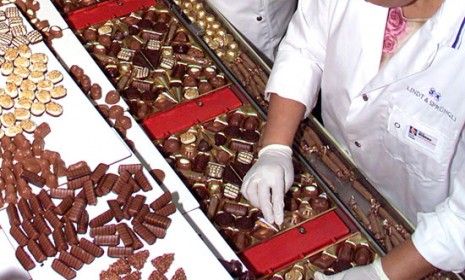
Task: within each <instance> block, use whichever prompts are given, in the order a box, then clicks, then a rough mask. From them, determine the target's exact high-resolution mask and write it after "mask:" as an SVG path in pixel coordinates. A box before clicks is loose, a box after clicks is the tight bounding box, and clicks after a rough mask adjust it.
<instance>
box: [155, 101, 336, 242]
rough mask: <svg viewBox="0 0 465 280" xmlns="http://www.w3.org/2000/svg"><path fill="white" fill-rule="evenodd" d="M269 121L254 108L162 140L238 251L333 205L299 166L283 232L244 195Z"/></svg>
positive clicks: (175, 163)
mask: <svg viewBox="0 0 465 280" xmlns="http://www.w3.org/2000/svg"><path fill="white" fill-rule="evenodd" d="M263 124H264V123H263V121H262V120H261V119H260V118H259V117H258V116H257V114H256V112H255V111H254V110H253V109H252V108H251V107H248V106H244V107H242V108H241V109H239V110H236V111H234V112H231V113H228V114H225V115H222V116H219V117H217V118H216V119H214V120H212V121H209V122H207V123H205V124H202V125H197V126H194V127H192V128H190V129H188V130H187V131H185V132H182V133H179V134H176V135H172V136H170V137H168V138H167V139H165V140H164V141H160V143H159V146H160V148H161V150H162V151H164V152H165V154H166V156H167V160H168V161H169V162H170V163H171V164H172V165H173V166H174V167H175V169H176V170H177V171H178V172H179V173H180V174H181V176H182V177H183V178H184V180H185V181H186V182H187V184H188V186H189V187H190V188H191V190H192V192H193V193H194V195H195V196H196V197H197V199H198V200H199V201H200V204H201V208H202V209H203V211H204V212H205V213H206V214H207V217H208V218H209V219H211V220H212V221H213V223H214V224H215V225H216V226H217V227H218V229H219V231H220V232H221V233H222V235H223V236H224V237H225V238H226V239H227V240H228V241H229V242H230V244H232V246H233V247H234V248H235V249H236V250H237V251H242V250H244V249H245V248H248V247H249V246H251V245H253V244H257V243H259V242H261V241H262V240H265V239H268V238H270V237H272V236H274V235H276V234H277V233H278V232H280V231H281V230H284V229H287V228H291V227H294V226H296V225H298V224H300V223H302V222H304V221H306V220H308V219H310V218H312V217H314V216H316V215H318V214H320V213H323V212H325V211H327V210H328V209H330V208H331V207H332V204H331V202H330V201H329V200H328V198H327V197H326V194H325V193H322V192H321V190H320V189H319V187H318V186H317V184H316V182H315V181H314V179H313V177H312V176H311V175H310V174H308V173H307V172H305V171H304V170H303V169H302V168H301V166H300V165H299V164H298V163H297V162H295V172H296V175H295V181H294V185H293V187H292V188H291V191H290V192H289V193H288V194H287V196H286V200H285V217H284V224H283V226H282V228H281V229H278V228H277V227H275V226H273V225H270V224H268V223H266V222H265V220H264V219H263V216H262V213H261V212H260V211H259V209H257V208H255V207H253V206H252V205H250V204H249V203H248V202H247V201H246V200H245V199H244V198H243V197H242V196H241V194H240V186H241V185H242V180H243V177H244V176H245V174H246V173H247V171H248V170H249V169H250V168H251V167H252V164H253V163H254V161H255V160H256V157H257V152H258V148H259V147H258V146H259V139H260V134H261V130H262V127H263Z"/></svg>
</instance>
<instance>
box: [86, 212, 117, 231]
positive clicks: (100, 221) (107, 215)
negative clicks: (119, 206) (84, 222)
mask: <svg viewBox="0 0 465 280" xmlns="http://www.w3.org/2000/svg"><path fill="white" fill-rule="evenodd" d="M112 219H113V212H112V211H111V210H107V211H105V212H103V213H101V214H100V215H98V216H97V217H95V218H93V219H92V220H90V222H89V226H90V227H91V228H95V227H99V226H103V225H105V224H106V223H108V222H110V221H111V220H112Z"/></svg>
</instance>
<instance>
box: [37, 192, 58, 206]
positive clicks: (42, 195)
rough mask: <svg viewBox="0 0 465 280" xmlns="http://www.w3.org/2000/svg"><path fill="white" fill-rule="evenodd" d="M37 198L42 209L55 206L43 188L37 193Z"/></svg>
mask: <svg viewBox="0 0 465 280" xmlns="http://www.w3.org/2000/svg"><path fill="white" fill-rule="evenodd" d="M37 198H38V199H39V201H40V204H41V205H42V208H43V209H44V210H49V209H52V208H54V207H55V204H54V203H53V201H52V199H51V198H50V196H49V195H48V193H47V192H46V191H45V190H41V191H40V192H39V194H38V195H37Z"/></svg>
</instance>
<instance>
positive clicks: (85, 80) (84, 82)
mask: <svg viewBox="0 0 465 280" xmlns="http://www.w3.org/2000/svg"><path fill="white" fill-rule="evenodd" d="M80 82H81V87H82V89H83V90H84V91H85V92H88V91H89V90H90V87H91V86H92V83H91V81H90V78H89V76H87V75H86V74H84V75H82V77H81V81H80Z"/></svg>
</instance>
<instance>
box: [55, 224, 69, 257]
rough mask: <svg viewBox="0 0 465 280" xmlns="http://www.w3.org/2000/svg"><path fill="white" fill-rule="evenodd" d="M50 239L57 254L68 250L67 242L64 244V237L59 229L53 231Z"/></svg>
mask: <svg viewBox="0 0 465 280" xmlns="http://www.w3.org/2000/svg"><path fill="white" fill-rule="evenodd" d="M52 237H53V242H54V243H55V247H56V249H57V250H58V251H59V252H61V251H66V250H68V242H66V239H65V235H64V233H63V231H62V229H61V227H60V228H55V229H54V230H53V232H52Z"/></svg>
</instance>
